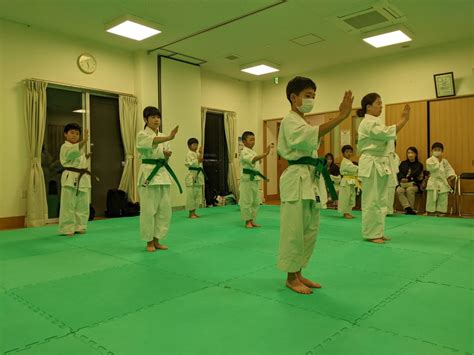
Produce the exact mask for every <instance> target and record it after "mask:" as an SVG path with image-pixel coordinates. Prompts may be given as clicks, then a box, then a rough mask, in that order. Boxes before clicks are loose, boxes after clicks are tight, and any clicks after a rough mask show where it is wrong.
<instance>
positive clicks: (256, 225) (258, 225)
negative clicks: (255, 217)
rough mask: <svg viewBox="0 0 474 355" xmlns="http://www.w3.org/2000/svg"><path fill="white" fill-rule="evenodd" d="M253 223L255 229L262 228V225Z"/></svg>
mask: <svg viewBox="0 0 474 355" xmlns="http://www.w3.org/2000/svg"><path fill="white" fill-rule="evenodd" d="M251 223H252V226H254V227H261V225H260V224H257V223H253V222H251Z"/></svg>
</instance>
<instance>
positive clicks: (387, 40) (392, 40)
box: [364, 30, 411, 48]
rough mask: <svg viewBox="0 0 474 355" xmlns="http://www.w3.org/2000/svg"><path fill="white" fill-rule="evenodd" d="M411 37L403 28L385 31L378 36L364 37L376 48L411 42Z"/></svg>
mask: <svg viewBox="0 0 474 355" xmlns="http://www.w3.org/2000/svg"><path fill="white" fill-rule="evenodd" d="M409 41H411V38H410V37H408V36H407V35H406V34H405V33H404V32H402V31H401V30H397V31H392V32H387V33H383V34H380V35H377V36H372V37H367V38H364V42H367V43H368V44H370V45H371V46H373V47H375V48H380V47H386V46H391V45H393V44H397V43H403V42H409Z"/></svg>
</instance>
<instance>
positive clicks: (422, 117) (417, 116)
mask: <svg viewBox="0 0 474 355" xmlns="http://www.w3.org/2000/svg"><path fill="white" fill-rule="evenodd" d="M408 104H409V105H410V108H411V112H410V120H409V121H408V123H407V124H406V125H405V127H403V129H402V130H401V131H400V132H398V134H397V154H398V156H399V157H400V160H401V161H403V160H405V159H406V150H407V148H408V147H411V146H413V147H416V148H417V149H418V158H419V160H420V161H421V162H422V163H423V166H425V162H426V158H427V153H428V125H427V119H428V116H427V114H428V112H427V111H428V110H427V107H428V106H427V102H426V101H417V102H410V103H408ZM404 107H405V103H401V104H393V105H386V106H385V123H386V124H387V125H392V124H396V123H397V122H398V121H399V120H400V118H401V115H402V112H403V108H404Z"/></svg>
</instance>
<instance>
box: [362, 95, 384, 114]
mask: <svg viewBox="0 0 474 355" xmlns="http://www.w3.org/2000/svg"><path fill="white" fill-rule="evenodd" d="M379 98H380V95H379V94H377V93H376V92H371V93H370V94H367V95H365V96H364V97H363V98H362V100H361V101H360V106H361V108H360V109H358V110H357V116H359V117H364V116H365V114H366V113H367V105H372V104H373V103H374V102H375V100H377V99H379Z"/></svg>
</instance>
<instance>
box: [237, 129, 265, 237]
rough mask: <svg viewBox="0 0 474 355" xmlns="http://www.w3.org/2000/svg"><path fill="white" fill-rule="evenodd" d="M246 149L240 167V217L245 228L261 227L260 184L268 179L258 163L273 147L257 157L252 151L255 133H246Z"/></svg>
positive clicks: (244, 134) (242, 152)
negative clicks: (259, 217)
mask: <svg viewBox="0 0 474 355" xmlns="http://www.w3.org/2000/svg"><path fill="white" fill-rule="evenodd" d="M242 143H243V144H244V148H243V149H242V151H241V152H240V165H241V167H242V175H241V176H240V189H239V192H240V199H239V205H240V215H241V217H242V220H243V221H245V228H254V227H260V225H259V224H256V223H255V219H256V218H257V212H258V209H259V207H260V204H261V203H262V201H261V198H260V191H259V188H258V187H259V184H260V181H261V179H264V180H267V181H268V179H267V178H266V177H265V176H264V175H262V174H261V173H260V171H258V168H257V163H258V162H259V161H260V160H262V159H264V158H266V157H267V156H268V154H270V150H271V149H272V145H271V144H270V145H268V147H267V149H265V152H264V153H263V154H260V155H257V153H256V152H255V151H254V150H253V149H252V148H253V147H254V145H255V135H254V134H253V132H250V131H245V132H244V133H243V134H242Z"/></svg>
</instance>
